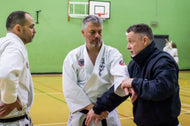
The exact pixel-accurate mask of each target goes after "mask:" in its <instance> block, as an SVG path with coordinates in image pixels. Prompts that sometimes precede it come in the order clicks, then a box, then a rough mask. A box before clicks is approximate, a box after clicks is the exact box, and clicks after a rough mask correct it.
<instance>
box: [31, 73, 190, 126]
mask: <svg viewBox="0 0 190 126" xmlns="http://www.w3.org/2000/svg"><path fill="white" fill-rule="evenodd" d="M32 76H33V82H34V92H35V97H34V104H33V106H32V108H31V116H32V120H33V123H34V126H66V124H67V120H68V115H69V109H68V107H67V104H66V101H65V99H64V96H63V93H62V77H61V74H56V75H55V74H53V75H48V74H45V75H32ZM179 84H180V98H181V104H182V108H181V114H180V116H179V121H180V123H181V125H182V126H189V125H190V71H180V73H179ZM118 111H119V116H120V120H121V124H122V126H135V124H134V123H133V116H132V104H131V103H130V99H128V100H126V101H125V102H123V103H122V104H121V105H120V106H119V107H118Z"/></svg>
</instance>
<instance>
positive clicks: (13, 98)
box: [0, 11, 36, 126]
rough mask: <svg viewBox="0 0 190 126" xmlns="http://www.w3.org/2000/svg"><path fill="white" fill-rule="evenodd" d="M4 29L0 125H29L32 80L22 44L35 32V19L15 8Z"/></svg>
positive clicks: (0, 51) (0, 44)
mask: <svg viewBox="0 0 190 126" xmlns="http://www.w3.org/2000/svg"><path fill="white" fill-rule="evenodd" d="M6 28H7V35H6V36H5V37H2V38H1V39H0V126H32V122H31V119H30V117H29V116H28V114H29V109H30V107H31V106H32V103H33V83H32V78H31V73H30V70H29V62H28V54H27V50H26V47H25V44H27V43H29V42H31V41H32V39H33V37H34V34H35V33H36V31H35V29H34V21H33V19H32V17H31V15H30V14H29V13H27V12H24V11H15V12H12V13H11V14H10V15H9V16H8V18H7V22H6Z"/></svg>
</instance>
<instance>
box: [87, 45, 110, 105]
mask: <svg viewBox="0 0 190 126" xmlns="http://www.w3.org/2000/svg"><path fill="white" fill-rule="evenodd" d="M87 55H88V54H87ZM88 59H89V60H90V58H89V56H88ZM90 62H91V60H90ZM91 64H92V62H91ZM87 66H90V65H87ZM104 67H105V61H104V45H103V44H102V47H101V49H100V52H99V54H98V56H97V58H96V62H95V66H94V67H93V66H92V68H93V71H92V74H91V75H90V77H89V80H88V81H87V82H86V84H85V86H84V90H85V92H86V93H87V94H88V96H89V98H90V100H91V101H92V102H93V103H94V102H96V98H97V97H100V95H101V94H102V93H100V92H104V91H105V90H107V89H106V88H102V90H103V91H100V86H102V82H101V81H102V80H101V77H99V76H101V72H102V71H103V69H104ZM92 68H91V69H92Z"/></svg>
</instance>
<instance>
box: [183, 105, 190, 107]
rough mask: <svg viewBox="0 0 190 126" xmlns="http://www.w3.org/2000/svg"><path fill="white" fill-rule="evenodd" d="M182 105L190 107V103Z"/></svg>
mask: <svg viewBox="0 0 190 126" xmlns="http://www.w3.org/2000/svg"><path fill="white" fill-rule="evenodd" d="M181 105H182V106H187V107H190V105H189V104H181Z"/></svg>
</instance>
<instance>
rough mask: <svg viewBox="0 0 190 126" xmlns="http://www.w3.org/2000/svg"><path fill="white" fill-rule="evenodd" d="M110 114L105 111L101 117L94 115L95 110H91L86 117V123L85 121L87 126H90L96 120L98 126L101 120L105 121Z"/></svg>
mask: <svg viewBox="0 0 190 126" xmlns="http://www.w3.org/2000/svg"><path fill="white" fill-rule="evenodd" d="M108 114H109V112H108V111H104V112H102V113H101V114H100V115H97V114H95V113H94V110H93V109H91V110H90V111H89V112H88V113H87V116H86V121H85V125H86V126H89V125H90V123H91V122H92V120H93V119H95V124H96V125H97V124H98V121H99V120H103V119H105V118H106V117H107V116H108Z"/></svg>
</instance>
